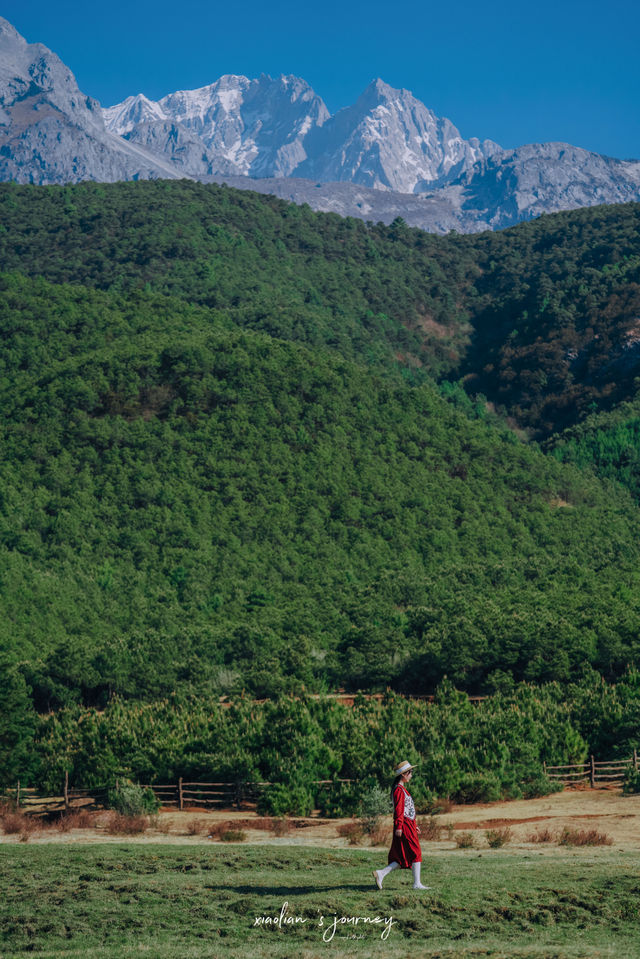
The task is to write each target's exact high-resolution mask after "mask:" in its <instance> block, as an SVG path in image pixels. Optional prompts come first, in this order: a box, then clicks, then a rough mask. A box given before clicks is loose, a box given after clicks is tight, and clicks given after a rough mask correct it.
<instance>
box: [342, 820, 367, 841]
mask: <svg viewBox="0 0 640 959" xmlns="http://www.w3.org/2000/svg"><path fill="white" fill-rule="evenodd" d="M336 833H337V835H338V836H340V838H341V839H346V840H347V842H348V843H349V845H350V846H357V845H358V843H359V842H362V840H363V839H364V834H365V828H364V824H363V823H362V822H360V821H359V820H355V819H354V820H353V821H352V822H343V823H340V825H339V826H338V827H337V828H336Z"/></svg>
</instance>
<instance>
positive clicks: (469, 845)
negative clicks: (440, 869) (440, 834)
mask: <svg viewBox="0 0 640 959" xmlns="http://www.w3.org/2000/svg"><path fill="white" fill-rule="evenodd" d="M453 841H454V842H455V844H456V846H457V847H458V849H475V845H476V838H475V836H474V835H473V833H472V832H458V833H456V834H455V835H454V837H453Z"/></svg>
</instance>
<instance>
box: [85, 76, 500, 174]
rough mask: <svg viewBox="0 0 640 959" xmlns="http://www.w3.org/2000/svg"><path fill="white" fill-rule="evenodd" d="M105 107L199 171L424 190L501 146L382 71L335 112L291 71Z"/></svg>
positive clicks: (149, 143) (138, 135)
mask: <svg viewBox="0 0 640 959" xmlns="http://www.w3.org/2000/svg"><path fill="white" fill-rule="evenodd" d="M104 116H105V122H106V124H107V128H108V129H109V130H111V132H113V133H117V134H118V135H119V136H123V137H126V138H127V139H128V140H129V141H130V142H136V143H140V144H142V145H143V146H145V147H147V148H148V149H150V150H161V151H162V152H163V153H164V154H165V155H166V156H167V157H168V158H171V159H172V160H173V161H174V162H176V163H178V164H179V165H180V166H181V167H182V168H183V169H184V170H185V171H187V172H190V173H192V174H193V175H194V176H200V175H202V174H206V173H209V174H215V173H222V174H227V175H229V176H252V177H279V176H296V177H297V176H300V177H308V178H315V177H317V178H318V179H321V180H324V181H348V182H350V183H359V184H362V185H364V186H369V187H372V188H375V189H379V190H396V191H398V192H401V193H414V192H417V193H419V192H422V191H423V190H425V189H428V188H429V186H431V185H432V184H433V183H434V182H435V181H439V180H448V179H451V178H452V177H454V176H456V175H457V174H459V173H461V172H464V171H465V170H467V169H469V168H470V167H471V165H472V164H473V163H474V162H475V161H476V160H483V159H486V158H488V157H490V156H492V155H493V154H494V153H496V152H497V151H499V150H500V147H499V146H498V145H497V144H496V143H493V142H492V141H490V140H485V141H484V142H483V143H480V141H479V140H475V139H474V140H464V139H463V138H462V137H461V136H460V133H459V132H458V130H457V129H456V128H455V127H454V126H453V124H452V123H451V122H450V121H449V120H447V119H441V118H439V117H437V116H436V115H435V114H434V113H433V112H432V111H431V110H428V109H427V107H425V105H424V104H423V103H421V102H420V101H419V100H417V99H416V98H415V97H414V96H413V95H412V94H411V93H409V91H408V90H394V89H393V87H390V86H388V84H386V83H383V81H382V80H375V81H374V82H373V83H371V84H370V85H369V86H368V87H367V89H366V90H365V91H364V93H363V94H362V96H361V97H359V99H358V100H357V101H356V103H355V104H354V105H353V106H351V107H345V109H344V110H340V112H339V113H337V114H336V115H335V116H334V117H331V116H330V115H329V112H328V110H327V108H326V106H325V105H324V103H323V102H322V100H321V99H320V97H318V96H317V95H316V94H315V93H314V92H313V90H312V89H311V87H310V86H309V85H308V84H307V83H305V82H304V80H300V79H299V78H297V77H285V76H282V77H279V78H278V79H276V80H273V79H271V77H265V76H262V77H260V78H259V79H258V80H249V79H247V77H236V76H225V77H221V78H220V79H219V80H217V81H216V82H215V83H212V84H211V85H210V86H207V87H203V88H202V89H200V90H183V91H180V92H179V93H171V94H169V95H168V96H166V97H163V99H162V100H159V101H157V102H154V101H152V100H148V99H147V98H146V97H144V96H143V95H142V94H139V95H138V96H136V97H129V98H128V99H127V100H125V101H124V102H123V103H119V104H117V105H116V106H113V107H109V108H108V109H106V110H105V111H104ZM194 135H195V136H196V137H197V138H198V140H197V141H194V139H193V137H194ZM196 143H199V145H200V147H201V149H200V150H198V149H195V148H194V145H195V144H196ZM188 157H189V158H190V161H189V160H188V159H187V158H188ZM189 162H191V166H189Z"/></svg>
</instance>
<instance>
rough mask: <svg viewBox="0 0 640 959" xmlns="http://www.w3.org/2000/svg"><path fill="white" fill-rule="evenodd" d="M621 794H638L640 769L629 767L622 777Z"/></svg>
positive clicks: (639, 789) (639, 791)
mask: <svg viewBox="0 0 640 959" xmlns="http://www.w3.org/2000/svg"><path fill="white" fill-rule="evenodd" d="M622 792H623V793H626V794H627V795H630V794H632V793H640V769H634V768H633V766H631V767H630V768H629V769H628V770H627V773H626V775H625V777H624V783H623V786H622Z"/></svg>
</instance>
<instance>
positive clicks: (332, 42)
mask: <svg viewBox="0 0 640 959" xmlns="http://www.w3.org/2000/svg"><path fill="white" fill-rule="evenodd" d="M0 13H1V14H2V16H4V17H5V18H6V19H7V20H9V21H10V22H11V23H12V24H13V25H14V26H15V27H16V29H17V30H18V31H19V32H20V33H21V34H22V35H23V36H24V37H25V38H26V39H27V40H28V41H29V42H35V41H40V42H42V43H44V44H45V45H46V46H48V47H50V48H51V49H52V50H54V51H55V52H56V53H57V54H58V55H59V56H60V57H61V58H62V60H64V62H65V63H66V64H67V66H69V67H70V68H71V70H72V71H73V72H74V73H75V75H76V78H77V80H78V83H79V86H80V88H81V90H83V92H85V93H88V94H90V95H91V96H94V97H96V98H97V99H98V100H100V102H101V103H102V105H103V106H111V105H112V104H113V103H117V102H119V101H120V100H123V99H124V98H125V97H126V96H128V95H130V94H134V93H140V92H142V93H145V94H146V95H147V96H149V97H151V98H153V99H158V98H159V97H161V96H163V95H164V94H166V93H170V92H172V91H174V90H179V89H193V88H195V87H200V86H204V85H205V84H207V83H211V82H212V81H213V80H216V79H217V78H218V77H219V76H221V75H222V74H224V73H236V74H244V75H245V76H249V77H254V76H258V75H259V74H260V73H269V74H271V75H272V76H274V75H275V76H277V75H279V74H280V73H292V74H295V75H297V76H300V77H303V78H304V79H305V80H307V82H308V83H310V84H311V86H312V87H313V88H314V90H315V91H316V93H318V94H319V95H320V96H321V97H322V98H323V99H324V101H325V103H326V104H327V106H328V108H329V110H330V111H331V112H335V111H336V110H338V109H340V107H343V106H347V105H348V104H350V103H352V102H353V101H354V100H355V99H356V98H357V97H358V95H359V94H360V93H361V92H362V90H363V89H364V88H365V87H366V86H367V84H368V83H369V82H370V81H371V80H372V79H374V78H376V77H378V76H380V77H382V79H383V80H385V81H386V82H387V83H390V84H391V85H392V86H394V87H404V88H406V89H409V90H411V91H412V92H413V93H414V94H415V96H417V97H418V98H419V99H420V100H422V101H423V102H424V103H425V104H426V105H427V106H428V107H430V108H431V109H432V110H434V111H435V112H436V113H437V114H438V115H439V116H447V117H449V119H450V120H452V121H453V123H455V124H456V126H457V127H458V128H459V129H460V131H461V133H462V134H463V136H465V137H470V136H478V137H480V138H482V139H483V138H485V137H489V138H490V139H493V140H496V141H497V142H498V143H500V144H501V145H502V146H504V147H514V146H519V145H521V144H524V143H532V142H541V141H548V140H562V141H565V142H568V143H572V144H574V145H576V146H582V147H586V148H587V149H590V150H595V151H596V152H599V153H605V154H608V155H610V156H616V157H620V158H631V157H633V158H637V159H640V57H639V55H638V37H639V36H640V5H638V4H637V0H608V2H606V3H603V2H602V0H600V2H597V3H596V2H592V0H581V2H578V0H556V2H551V0H536V2H535V3H534V2H530V3H529V4H527V5H524V4H522V3H519V2H518V0H509V2H506V0H496V2H492V0H488V2H485V3H483V2H481V0H475V2H470V0H457V2H448V3H447V2H446V0H439V2H438V3H437V4H435V3H431V0H422V2H416V0H407V2H405V3H403V4H400V3H397V4H389V3H385V4H383V3H381V2H379V0H368V2H366V3H365V2H362V3H360V4H358V5H356V4H354V3H350V2H349V0H343V2H338V0H328V2H323V3H320V4H318V5H307V4H304V3H295V4H294V3H290V2H286V0H275V2H271V3H264V2H258V0H245V2H244V3H242V2H236V3H231V2H229V0H226V2H224V3H221V2H218V0H212V2H208V3H207V2H200V0H180V2H175V0H174V2H172V3H167V2H166V0H156V2H151V0H129V2H127V3H124V2H123V0H110V2H109V3H108V4H107V3H100V2H98V3H91V2H90V0H87V2H84V3H79V2H77V0H56V2H55V3H54V2H52V0H5V2H4V3H2V4H1V5H0Z"/></svg>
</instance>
